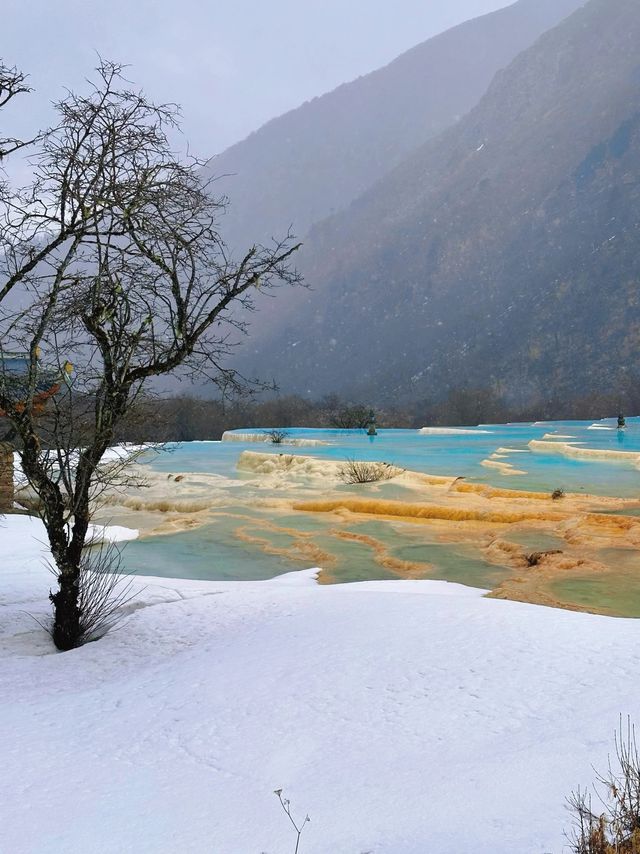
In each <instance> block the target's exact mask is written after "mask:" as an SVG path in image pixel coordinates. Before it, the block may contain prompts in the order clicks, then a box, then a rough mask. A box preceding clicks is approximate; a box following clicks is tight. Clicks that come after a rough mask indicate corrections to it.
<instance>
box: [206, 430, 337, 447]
mask: <svg viewBox="0 0 640 854" xmlns="http://www.w3.org/2000/svg"><path fill="white" fill-rule="evenodd" d="M222 441H223V442H245V443H249V442H267V443H268V444H270V445H276V446H279V445H290V446H291V447H295V448H317V447H319V446H320V445H329V444H330V443H329V442H323V441H322V440H321V439H291V438H288V437H285V438H284V439H283V440H282V442H274V441H273V439H272V438H271V436H269V434H268V433H234V432H233V431H232V430H227V431H226V432H225V433H223V434H222Z"/></svg>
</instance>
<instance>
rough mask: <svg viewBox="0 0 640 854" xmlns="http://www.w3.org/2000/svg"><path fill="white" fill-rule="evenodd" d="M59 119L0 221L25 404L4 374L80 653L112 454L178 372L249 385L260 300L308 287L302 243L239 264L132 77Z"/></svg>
mask: <svg viewBox="0 0 640 854" xmlns="http://www.w3.org/2000/svg"><path fill="white" fill-rule="evenodd" d="M57 112H58V116H59V122H58V125H57V127H56V128H55V129H53V130H51V131H49V132H47V133H46V134H45V135H44V136H43V138H42V141H41V143H40V145H39V146H38V151H37V153H36V155H35V156H34V157H33V163H34V180H33V183H32V185H31V187H30V188H29V189H28V190H27V191H23V192H22V194H21V196H20V203H19V204H18V203H14V204H13V208H12V210H11V215H10V216H9V217H6V218H5V221H4V223H2V224H0V241H1V242H2V245H3V246H4V258H0V273H1V274H2V280H1V281H0V298H1V297H2V295H7V294H8V293H9V292H10V291H11V290H12V289H14V288H16V286H17V285H20V288H19V291H20V294H21V299H20V300H19V301H18V303H19V304H18V305H17V306H16V305H12V306H11V307H9V306H8V303H9V302H11V303H15V302H16V300H15V299H12V300H8V301H5V303H3V304H2V305H1V306H0V324H1V325H0V336H1V337H0V340H1V342H2V347H3V349H4V350H10V349H12V348H16V347H18V346H19V344H20V342H23V345H22V346H24V342H26V344H27V349H28V359H27V367H26V370H25V375H24V377H23V379H22V382H21V390H20V394H19V395H16V394H15V392H14V393H12V388H15V386H12V384H11V382H10V377H9V376H8V375H7V373H6V371H5V372H4V374H3V375H2V376H0V408H2V409H3V410H4V411H5V412H6V413H7V416H8V418H9V420H10V422H11V424H12V426H13V427H14V428H15V430H16V433H17V435H18V437H19V442H20V454H21V459H22V466H23V469H24V472H25V475H26V476H27V478H28V480H29V482H30V484H31V487H32V489H33V490H34V491H35V492H36V493H37V496H38V498H39V501H40V507H41V510H40V513H41V516H42V519H43V521H44V524H45V527H46V529H47V534H48V538H49V544H50V547H51V551H52V555H53V558H54V561H55V564H56V567H57V570H58V589H57V591H56V592H55V593H52V594H51V600H52V603H53V606H54V625H53V639H54V642H55V644H56V646H57V647H58V648H59V649H70V648H72V647H73V646H76V645H77V644H78V643H79V642H81V640H82V637H83V632H82V613H81V604H80V596H79V579H80V570H81V565H82V559H83V553H84V550H85V548H86V545H87V531H88V527H89V521H90V518H91V510H92V502H93V501H95V497H96V492H99V490H100V488H101V486H102V485H103V484H104V479H105V473H106V477H107V479H111V480H113V477H114V476H117V475H118V473H119V472H120V470H121V464H122V463H121V461H117V460H116V461H115V462H113V461H112V462H110V463H109V464H108V465H105V453H106V451H107V449H108V448H109V447H110V446H111V445H112V444H113V441H114V436H116V433H117V431H118V430H119V428H120V427H121V425H122V423H123V422H124V421H125V420H126V418H127V415H128V413H129V412H130V411H131V410H132V408H133V407H134V405H135V402H136V400H137V398H138V396H139V395H140V394H141V392H142V390H143V388H144V387H145V386H147V385H148V383H149V381H150V380H152V379H153V378H155V377H161V376H163V375H165V374H168V373H171V372H172V371H175V370H177V369H181V370H183V371H185V372H190V373H198V374H200V375H202V376H206V377H208V378H209V379H210V380H211V381H212V382H214V383H216V384H217V385H218V386H219V387H220V388H221V389H223V390H227V389H229V388H231V389H236V390H237V389H239V388H242V387H243V386H244V382H243V378H242V377H239V376H238V375H237V374H236V373H235V372H234V371H233V370H231V369H229V368H228V367H227V366H226V364H225V360H226V359H227V357H228V356H229V354H230V353H231V352H232V348H233V346H234V345H235V343H237V340H238V333H241V332H243V331H245V326H246V320H245V319H244V318H245V313H246V311H250V310H251V309H252V308H253V303H252V294H253V293H255V290H256V289H257V288H258V287H260V288H262V289H268V288H272V287H274V286H275V285H277V284H282V283H284V284H288V285H293V284H297V283H299V282H300V278H299V276H298V274H297V272H296V271H295V269H293V268H292V267H291V266H290V259H291V256H292V255H293V253H294V252H295V251H296V250H297V248H298V245H297V244H295V243H294V242H293V240H292V239H291V238H290V236H287V237H286V238H285V239H284V240H282V241H274V243H273V245H272V246H270V247H264V246H252V247H251V248H249V249H248V251H247V252H246V253H245V254H244V256H243V257H242V258H241V259H240V260H238V261H235V260H233V259H232V258H231V257H230V256H229V253H228V251H227V248H226V246H225V245H224V243H223V242H222V240H221V238H220V236H219V233H218V222H219V218H220V216H221V215H222V214H223V213H224V209H225V200H224V199H219V198H215V197H214V196H213V195H212V192H211V189H212V188H211V186H209V185H208V184H206V183H204V182H203V178H202V171H201V165H202V164H201V163H200V162H199V161H197V160H195V159H190V160H187V161H185V160H183V159H180V158H179V157H177V156H176V155H175V154H174V152H173V151H172V148H171V145H170V142H169V140H168V137H167V133H168V130H169V129H170V128H172V127H175V126H176V124H177V120H178V112H177V109H176V108H175V107H174V106H172V105H161V106H158V105H155V104H153V103H151V102H150V101H149V100H148V99H147V98H146V97H145V96H144V94H142V93H140V92H137V91H134V90H133V89H132V88H131V87H130V86H129V84H128V83H127V82H126V81H125V80H124V78H123V76H122V69H121V67H119V66H117V65H114V64H110V63H102V64H101V65H100V67H99V68H98V79H97V83H96V84H95V85H93V86H92V88H91V90H90V92H89V93H88V94H87V95H78V94H74V93H70V94H69V95H68V96H67V97H66V98H65V99H64V100H63V101H61V102H60V103H59V104H58V105H57ZM1 251H2V250H1V249H0V252H1ZM2 282H4V285H2ZM232 309H233V313H232ZM243 309H244V312H243V311H242V310H243ZM69 359H72V360H73V362H74V366H75V368H74V372H73V377H72V378H70V379H68V380H67V381H66V382H65V383H62V382H61V383H60V387H61V391H62V394H61V395H59V396H58V397H56V398H53V401H54V403H53V405H52V406H51V408H50V409H49V411H47V412H46V413H43V412H42V408H41V407H39V406H38V405H37V401H38V395H39V394H41V393H42V385H43V381H44V380H46V381H47V382H48V381H49V380H50V375H51V374H52V373H54V374H56V375H58V376H60V377H61V378H62V379H64V377H65V376H67V370H66V369H65V367H66V366H65V362H66V361H67V360H69ZM67 367H68V366H67ZM63 401H65V402H64V404H63ZM114 472H115V474H114Z"/></svg>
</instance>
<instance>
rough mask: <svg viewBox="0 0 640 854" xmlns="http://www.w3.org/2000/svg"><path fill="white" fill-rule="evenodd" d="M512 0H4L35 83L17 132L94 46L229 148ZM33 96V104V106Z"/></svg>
mask: <svg viewBox="0 0 640 854" xmlns="http://www.w3.org/2000/svg"><path fill="white" fill-rule="evenodd" d="M506 5H509V2H507V1H506V0H395V2H393V3H390V2H389V0H349V2H348V3H345V2H344V0H296V2H294V0H271V2H269V3H266V2H262V1H261V0H233V2H231V0H226V2H220V0H209V2H205V0H182V2H180V3H175V2H172V3H170V2H168V0H136V2H135V3H134V2H131V0H111V2H109V3H105V2H103V0H99V2H98V0H60V2H57V3H52V2H50V0H3V3H2V15H1V17H2V21H1V25H0V26H1V31H2V42H1V53H0V55H2V56H3V57H4V60H5V62H8V63H9V64H11V65H13V64H17V65H19V66H20V67H21V68H22V69H23V70H24V71H26V72H28V73H29V74H30V76H31V84H32V86H33V87H34V89H35V93H34V94H33V95H32V96H31V97H30V99H29V100H28V101H26V100H25V99H22V100H21V102H20V104H19V106H15V107H14V108H13V109H12V110H11V111H10V112H9V111H7V114H6V119H7V120H8V121H10V122H11V130H12V133H14V132H18V133H22V134H25V135H27V134H28V133H29V131H30V130H32V129H33V128H34V126H44V125H46V124H47V123H48V122H49V121H50V118H51V108H50V102H51V100H54V99H56V98H57V97H59V96H60V95H61V94H63V92H64V87H70V88H77V87H78V86H80V85H82V81H83V78H84V77H86V76H87V75H88V74H89V73H90V71H91V68H92V67H93V66H95V64H96V59H97V55H98V54H100V55H102V56H103V57H104V58H107V59H114V60H117V61H121V62H124V63H127V64H130V66H131V67H130V69H129V70H128V76H129V77H130V78H131V79H132V80H134V81H135V82H136V83H138V84H140V85H142V86H144V88H145V89H146V90H147V91H148V92H149V93H150V94H151V95H152V96H153V97H154V98H156V99H158V100H165V101H167V100H168V101H174V102H176V103H179V104H181V105H182V107H183V114H184V132H185V138H186V139H189V141H190V143H191V146H192V148H193V150H194V151H195V152H196V153H198V154H201V155H207V156H208V155H211V154H215V153H217V152H220V151H222V150H223V149H224V148H226V147H227V146H228V145H230V144H231V143H233V142H235V141H237V140H239V139H241V138H243V137H245V136H246V135H247V134H248V133H249V132H251V131H252V130H254V129H256V128H257V127H259V126H260V125H261V124H263V123H264V122H265V121H267V120H268V119H270V118H273V117H274V116H277V115H279V114H281V113H283V112H285V111H286V110H288V109H291V108H293V107H295V106H297V105H298V104H300V103H302V102H303V101H305V100H308V99H309V98H312V97H314V96H316V95H320V94H322V93H323V92H326V91H328V90H330V89H332V88H334V87H335V86H337V85H339V84H340V83H342V82H345V81H347V80H350V79H352V78H354V77H357V76H358V75H360V74H363V73H366V72H368V71H371V70H373V69H374V68H377V67H379V66H380V65H383V64H385V63H387V62H389V61H390V60H392V59H393V58H394V57H395V56H397V55H398V54H399V53H401V52H402V51H404V50H406V49H408V48H410V47H412V46H413V45H415V44H417V43H419V42H421V41H423V40H425V39H427V38H429V37H430V36H432V35H435V34H437V33H438V32H442V31H443V30H445V29H447V28H449V27H450V26H453V25H455V24H456V23H459V22H461V21H463V20H467V19H468V18H471V17H475V16H477V15H480V14H484V13H486V12H490V11H493V10H495V9H498V8H501V7H503V6H506ZM27 104H28V107H27Z"/></svg>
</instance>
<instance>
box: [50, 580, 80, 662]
mask: <svg viewBox="0 0 640 854" xmlns="http://www.w3.org/2000/svg"><path fill="white" fill-rule="evenodd" d="M79 578H80V569H79V567H78V566H74V565H73V564H69V565H67V566H65V567H64V568H62V569H61V570H60V574H59V576H58V583H59V588H58V591H57V592H56V593H52V594H51V596H50V599H51V602H52V603H53V632H52V636H53V642H54V643H55V645H56V647H57V648H58V649H59V650H61V651H62V652H66V651H67V650H70V649H74V648H75V647H76V646H78V645H79V643H80V639H81V635H82V629H81V625H80V603H79V597H80V588H79V586H78V581H79Z"/></svg>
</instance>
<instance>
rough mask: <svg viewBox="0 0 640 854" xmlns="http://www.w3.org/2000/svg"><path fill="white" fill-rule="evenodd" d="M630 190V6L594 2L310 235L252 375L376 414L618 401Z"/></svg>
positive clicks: (639, 58) (635, 328) (631, 283)
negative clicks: (401, 403) (475, 391)
mask: <svg viewBox="0 0 640 854" xmlns="http://www.w3.org/2000/svg"><path fill="white" fill-rule="evenodd" d="M639 176H640V15H639V14H638V5H637V0H591V2H589V3H588V4H587V5H586V6H585V7H584V8H582V9H579V10H578V11H577V12H575V13H574V14H573V15H572V16H571V17H570V18H568V19H567V20H565V21H564V22H563V23H561V24H560V25H559V26H558V27H556V28H555V29H554V30H552V31H550V32H548V33H546V34H545V35H543V36H542V37H541V38H540V39H539V40H538V41H537V42H536V43H535V44H534V45H533V46H532V47H531V48H529V49H527V50H526V51H524V52H523V53H522V54H521V55H520V56H519V57H517V58H516V59H515V60H514V62H513V63H512V64H511V65H510V66H509V67H508V68H507V69H506V70H504V71H502V72H500V73H498V75H497V76H496V78H495V80H494V82H493V83H492V85H491V87H490V88H489V90H488V92H487V93H486V95H485V96H484V97H483V98H482V100H481V101H480V103H479V104H478V105H477V106H476V107H475V108H474V109H473V110H472V111H471V112H470V113H469V114H468V115H467V116H466V117H465V118H464V119H462V120H461V121H460V122H459V123H457V124H456V125H455V126H454V127H452V128H450V129H449V130H447V131H445V132H444V133H443V134H442V135H440V136H439V137H438V138H437V139H434V140H432V141H430V142H428V143H427V144H425V145H424V146H423V147H421V148H420V149H419V150H418V151H416V152H414V153H413V154H412V155H410V156H409V157H408V158H407V159H406V160H405V161H404V162H403V163H402V164H401V165H400V166H399V167H397V168H396V169H395V170H394V171H393V172H392V173H391V174H389V175H388V176H386V177H385V178H384V179H382V180H381V181H380V182H379V183H378V184H377V185H376V186H375V187H374V188H372V189H371V190H369V191H368V192H367V193H365V194H364V195H363V196H361V197H360V198H359V199H357V200H356V201H355V202H354V203H353V204H352V205H351V206H350V208H349V209H348V210H347V211H345V212H343V213H341V214H339V215H337V216H334V217H332V218H330V219H329V220H327V221H326V222H324V223H322V224H321V225H320V226H318V227H317V228H315V229H314V230H313V232H312V235H311V239H310V246H309V247H308V252H307V256H306V262H305V269H304V272H305V274H306V276H307V279H308V281H309V282H310V284H311V285H312V286H313V288H314V291H312V292H307V293H304V294H302V295H298V303H297V305H296V309H295V313H294V314H290V315H289V320H287V319H286V317H285V319H284V320H283V322H282V323H281V326H280V328H279V329H278V330H277V333H276V335H274V336H273V337H272V338H271V340H270V341H268V342H265V343H260V342H259V340H258V339H255V345H254V348H253V349H254V353H255V352H258V353H259V356H260V358H259V360H258V359H255V357H254V360H253V365H252V367H258V366H259V365H261V366H262V367H263V370H264V366H265V365H270V366H272V367H273V372H274V373H275V374H276V376H277V377H278V379H279V381H280V383H281V386H282V388H283V389H286V390H291V389H295V390H298V391H302V392H310V393H312V394H319V393H322V392H325V391H343V392H347V393H351V394H358V393H361V394H366V395H368V396H370V397H371V398H372V399H377V400H383V399H389V398H391V399H397V398H402V397H408V396H413V397H415V396H438V395H443V394H445V393H446V392H447V391H448V390H449V389H451V388H455V387H461V386H471V387H485V386H488V385H493V387H494V388H496V389H498V390H499V391H501V392H503V393H506V394H507V395H508V396H510V397H511V398H512V399H523V400H524V399H531V398H532V397H535V396H548V395H550V394H552V393H555V394H561V395H562V394H575V393H576V392H585V391H587V390H594V389H598V390H605V391H609V392H611V391H615V389H616V387H617V386H619V385H622V384H624V383H625V382H628V381H629V377H630V376H634V375H637V373H638V371H637V365H638V358H639V357H640V290H639V284H640V281H639V277H640V260H639V258H640V252H639V250H640V213H639V211H640V180H639ZM249 361H251V360H249Z"/></svg>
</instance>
